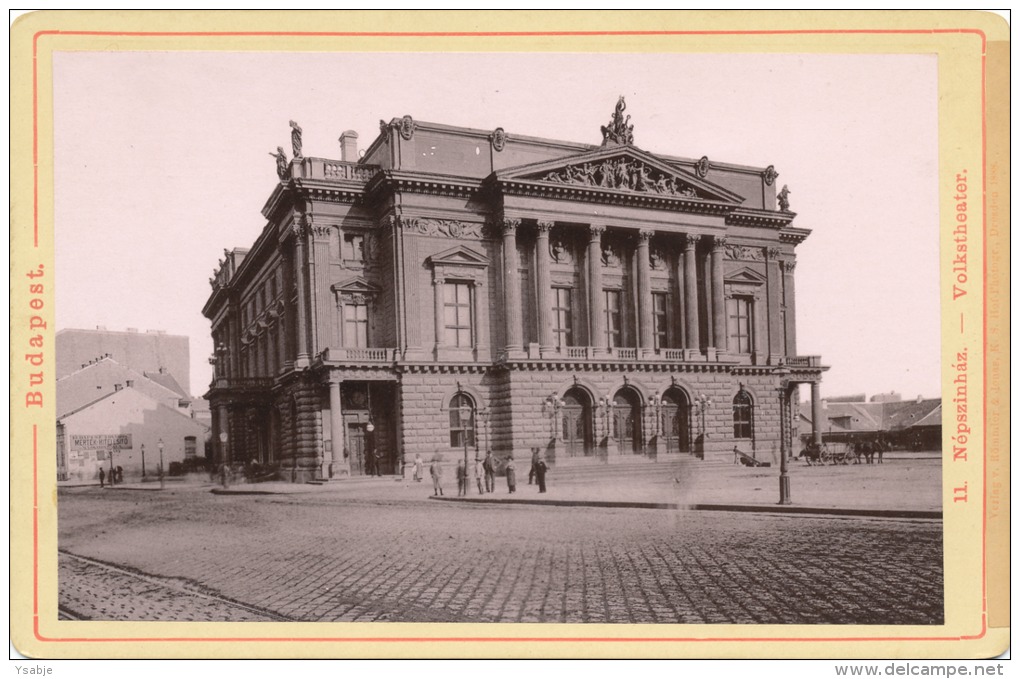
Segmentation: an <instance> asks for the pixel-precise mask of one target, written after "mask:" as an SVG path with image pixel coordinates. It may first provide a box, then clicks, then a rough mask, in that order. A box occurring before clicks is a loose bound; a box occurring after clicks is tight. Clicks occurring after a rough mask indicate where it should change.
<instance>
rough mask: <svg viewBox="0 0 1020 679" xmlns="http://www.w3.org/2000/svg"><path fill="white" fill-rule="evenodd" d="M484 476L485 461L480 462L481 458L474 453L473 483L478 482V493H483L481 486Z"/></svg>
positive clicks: (483, 489)
mask: <svg viewBox="0 0 1020 679" xmlns="http://www.w3.org/2000/svg"><path fill="white" fill-rule="evenodd" d="M484 476H485V463H484V462H482V458H481V457H480V456H478V455H475V483H477V484H478V494H479V495H484V494H485V488H483V487H482V478H483V477H484ZM486 484H488V479H486Z"/></svg>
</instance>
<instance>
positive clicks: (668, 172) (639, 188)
mask: <svg viewBox="0 0 1020 679" xmlns="http://www.w3.org/2000/svg"><path fill="white" fill-rule="evenodd" d="M496 180H497V181H505V182H508V181H513V182H522V181H523V182H529V183H530V182H534V183H536V184H551V185H569V186H570V187H571V188H581V189H585V188H588V189H591V190H593V191H598V190H605V191H622V192H626V193H642V194H647V195H653V196H660V197H662V198H677V199H698V200H705V201H713V202H721V203H727V204H731V205H739V204H740V203H742V202H743V201H744V199H743V197H742V196H740V195H738V194H736V193H733V192H732V191H730V190H729V189H725V188H723V187H721V186H718V185H716V184H713V183H712V182H708V181H705V180H704V179H702V178H701V177H698V176H697V175H695V174H691V173H690V172H686V171H684V170H682V169H679V168H677V167H675V166H673V165H670V164H669V163H667V162H665V161H663V160H661V159H659V158H657V157H655V156H653V155H652V154H650V153H648V152H646V151H642V150H641V149H639V148H637V147H636V146H629V145H625V146H607V147H605V148H600V149H597V150H594V151H588V152H586V153H581V154H578V155H575V156H568V157H566V158H557V159H554V160H547V161H543V162H541V163H532V164H530V165H521V166H518V167H513V168H507V169H504V170H500V171H498V172H496Z"/></svg>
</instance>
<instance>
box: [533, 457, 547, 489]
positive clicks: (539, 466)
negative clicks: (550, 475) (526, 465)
mask: <svg viewBox="0 0 1020 679" xmlns="http://www.w3.org/2000/svg"><path fill="white" fill-rule="evenodd" d="M548 471H549V467H548V466H547V465H546V463H545V460H543V459H542V458H541V457H540V458H538V462H536V463H535V480H537V481H538V492H539V493H544V492H545V474H546V472H548Z"/></svg>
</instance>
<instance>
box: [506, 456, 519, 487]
mask: <svg viewBox="0 0 1020 679" xmlns="http://www.w3.org/2000/svg"><path fill="white" fill-rule="evenodd" d="M506 485H507V488H509V489H510V492H511V493H515V492H517V467H516V466H515V465H514V456H513V455H511V456H510V457H508V458H507V459H506Z"/></svg>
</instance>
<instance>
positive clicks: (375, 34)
mask: <svg viewBox="0 0 1020 679" xmlns="http://www.w3.org/2000/svg"><path fill="white" fill-rule="evenodd" d="M938 33H960V34H966V33H970V34H975V35H978V36H980V38H981V163H982V167H981V172H982V174H981V178H982V247H983V252H982V282H983V285H982V295H983V296H982V304H983V306H982V335H983V337H982V343H983V344H982V346H983V348H984V351H985V356H987V349H988V304H987V295H988V257H987V255H988V239H987V235H988V214H987V197H986V194H987V168H986V165H987V111H986V103H985V83H986V78H987V72H986V45H987V36H986V35H985V33H984V31H982V30H979V29H973V28H961V29H916V30H906V29H904V30H893V29H887V30H886V29H874V30H872V29H846V30H769V31H766V30H760V31H736V30H734V31H479V32H427V31H421V32H418V31H408V32H387V31H365V32H355V31H341V32H313V31H307V32H305V31H290V32H287V31H279V32H271V31H224V32H217V31H206V32H187V31H181V32H173V31H168V32H158V31H38V32H37V33H35V35H34V37H33V42H32V160H33V172H34V183H33V193H34V196H33V199H34V202H33V211H34V245H35V247H36V248H38V247H39V169H38V166H39V155H38V154H39V149H38V101H39V99H38V59H37V56H38V43H39V38H40V37H41V36H48V35H57V36H64V35H68V36H70V35H119V36H133V37H257V36H265V37H324V38H327V37H364V38H381V37H390V38H405V37H406V38H421V37H435V38H451V37H497V38H498V37H552V36H559V37H594V36H604V37H614V36H615V37H620V36H684V35H688V36H689V35H830V34H856V35H861V34H867V35H889V34H896V35H900V34H908V35H917V34H938ZM982 370H983V377H984V381H983V386H984V390H983V392H982V399H983V401H982V403H983V408H982V426H983V429H984V433H985V437H984V439H983V441H982V443H983V449H984V450H983V453H984V456H983V459H984V469H983V487H982V530H981V534H982V538H981V631H980V632H979V633H978V634H974V635H962V636H947V637H924V636H919V637H892V636H890V637H736V638H733V637H648V638H644V637H109V638H88V637H63V638H56V637H44V636H43V635H42V634H41V633H40V624H39V482H38V453H39V448H38V426H37V425H35V424H33V425H32V486H33V488H32V503H33V507H32V511H33V515H32V539H33V555H32V564H33V583H32V595H33V621H34V624H33V631H34V634H35V637H36V639H38V640H39V641H48V642H55V643H56V642H104V641H115V642H151V643H159V642H168V641H183V642H188V643H190V642H197V641H212V642H254V641H282V642H319V641H326V642H333V643H336V642H357V643H381V642H425V643H429V642H442V641H446V642H478V641H481V642H489V641H503V642H523V643H535V642H570V641H572V642H597V643H613V642H621V641H622V642H655V641H660V642H673V643H676V642H696V641H708V642H747V641H751V642H806V641H821V642H841V641H842V642H862V641H936V642H938V641H963V640H972V639H981V638H983V637H984V636H985V634H986V633H987V631H988V627H987V611H988V601H987V583H988V578H987V538H988V526H987V523H988V517H987V509H988V437H987V425H988V409H987V379H988V362H987V360H984V362H983V364H982ZM943 588H944V583H943Z"/></svg>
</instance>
